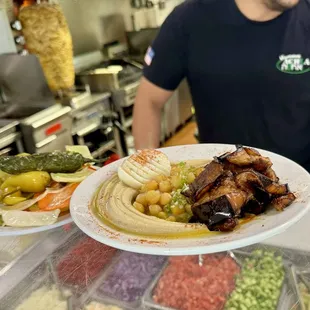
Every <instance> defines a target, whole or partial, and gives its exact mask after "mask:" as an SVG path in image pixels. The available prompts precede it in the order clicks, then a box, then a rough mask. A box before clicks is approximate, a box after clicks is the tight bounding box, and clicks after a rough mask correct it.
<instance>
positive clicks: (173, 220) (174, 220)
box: [166, 215, 177, 222]
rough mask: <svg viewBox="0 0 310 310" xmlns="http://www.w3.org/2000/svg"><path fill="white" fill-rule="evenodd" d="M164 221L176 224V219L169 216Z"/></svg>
mask: <svg viewBox="0 0 310 310" xmlns="http://www.w3.org/2000/svg"><path fill="white" fill-rule="evenodd" d="M166 221H169V222H176V221H177V220H176V218H175V217H174V216H172V215H170V216H169V217H168V218H167V219H166Z"/></svg>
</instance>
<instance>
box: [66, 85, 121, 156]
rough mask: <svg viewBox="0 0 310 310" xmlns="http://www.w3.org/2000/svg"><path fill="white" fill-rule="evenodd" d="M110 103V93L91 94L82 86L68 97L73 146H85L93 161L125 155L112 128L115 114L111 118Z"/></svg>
mask: <svg viewBox="0 0 310 310" xmlns="http://www.w3.org/2000/svg"><path fill="white" fill-rule="evenodd" d="M110 99H111V94H110V93H107V92H105V93H95V94H92V93H91V92H90V89H89V87H88V86H86V87H85V88H84V89H83V88H79V89H78V90H77V91H75V92H74V93H72V94H71V99H70V102H68V104H69V105H70V106H71V107H72V110H71V113H70V114H71V117H72V119H73V126H72V137H73V141H74V144H79V145H87V146H88V148H89V149H90V151H91V153H92V156H93V157H94V158H98V157H102V156H103V155H104V154H105V153H106V152H109V151H110V152H116V153H117V154H119V155H120V156H121V157H123V156H125V155H127V150H126V147H124V145H123V144H122V142H121V137H120V136H121V135H120V133H119V129H118V127H117V125H116V124H115V120H117V114H116V115H114V114H113V111H112V107H111V100H110Z"/></svg>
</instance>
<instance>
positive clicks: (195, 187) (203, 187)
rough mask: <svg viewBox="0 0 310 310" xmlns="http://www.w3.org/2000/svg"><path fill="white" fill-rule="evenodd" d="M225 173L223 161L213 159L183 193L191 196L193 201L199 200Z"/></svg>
mask: <svg viewBox="0 0 310 310" xmlns="http://www.w3.org/2000/svg"><path fill="white" fill-rule="evenodd" d="M223 173H224V168H223V165H222V164H221V163H218V162H216V161H212V162H211V163H209V164H208V165H207V166H206V167H205V170H204V171H203V172H202V173H201V174H200V175H199V176H198V177H197V178H196V179H195V181H194V182H193V183H192V184H191V185H190V186H189V188H188V189H187V190H185V191H184V192H183V195H184V196H186V197H189V198H190V199H191V200H192V201H193V202H195V201H197V200H199V199H200V198H201V197H202V196H203V195H204V193H206V192H207V191H209V190H210V189H211V188H212V186H213V184H214V183H215V182H216V180H217V179H218V178H219V177H220V176H221V175H222V174H223Z"/></svg>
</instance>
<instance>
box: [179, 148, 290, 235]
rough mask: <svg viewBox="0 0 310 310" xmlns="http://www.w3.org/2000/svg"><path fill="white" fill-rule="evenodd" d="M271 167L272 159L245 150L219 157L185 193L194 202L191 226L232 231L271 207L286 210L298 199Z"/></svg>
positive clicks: (253, 151)
mask: <svg viewBox="0 0 310 310" xmlns="http://www.w3.org/2000/svg"><path fill="white" fill-rule="evenodd" d="M271 166H272V162H271V161H270V159H269V158H267V157H263V156H261V154H260V153H259V152H258V151H256V150H254V149H252V148H246V147H242V146H237V150H236V151H234V152H232V153H225V154H223V155H222V156H219V157H216V158H215V159H214V160H213V161H212V162H211V163H210V164H208V165H207V166H206V167H205V170H204V171H203V172H202V173H201V174H200V175H199V176H198V177H197V178H196V180H195V181H194V182H193V183H192V184H191V185H190V187H189V189H187V190H186V191H185V192H184V195H186V196H187V197H189V198H190V199H191V201H192V202H193V205H192V212H193V217H192V219H191V222H198V223H203V224H205V225H207V227H208V228H209V229H210V230H211V231H231V230H233V229H234V228H235V226H236V225H237V223H238V220H237V219H238V218H240V217H244V216H245V215H246V214H254V215H258V214H261V213H263V212H265V211H266V209H267V207H268V206H270V205H271V206H273V207H274V208H275V209H277V210H279V211H282V210H284V208H286V207H287V206H289V205H290V204H291V203H292V202H293V201H294V200H295V199H296V198H295V195H294V194H293V193H291V192H290V191H289V187H288V185H287V184H280V183H279V178H278V177H277V175H276V173H275V172H274V170H273V169H272V168H271Z"/></svg>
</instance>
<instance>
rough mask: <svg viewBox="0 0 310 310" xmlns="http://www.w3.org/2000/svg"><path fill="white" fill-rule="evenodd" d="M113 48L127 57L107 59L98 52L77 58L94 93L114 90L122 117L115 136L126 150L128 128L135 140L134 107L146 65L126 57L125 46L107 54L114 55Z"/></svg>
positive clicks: (115, 105) (114, 105) (79, 71)
mask: <svg viewBox="0 0 310 310" xmlns="http://www.w3.org/2000/svg"><path fill="white" fill-rule="evenodd" d="M112 50H113V51H114V52H115V53H116V54H117V56H118V57H120V56H124V58H123V59H120V58H118V59H110V60H107V61H104V57H103V54H101V53H100V52H99V51H97V52H92V53H89V54H84V55H81V56H78V57H75V60H74V64H75V68H76V72H77V80H78V81H79V82H82V83H83V84H84V85H85V84H86V85H88V84H89V85H90V89H91V91H92V92H98V91H101V92H102V91H103V92H106V91H109V92H110V93H111V99H112V100H111V102H112V111H113V112H116V113H117V116H118V120H117V119H116V118H114V121H115V122H114V125H115V126H114V127H113V128H114V131H115V132H114V138H115V141H116V143H117V144H118V143H119V146H118V147H117V148H118V149H119V147H120V145H122V149H127V148H128V145H126V142H125V141H123V140H124V139H123V135H124V133H125V132H126V131H127V132H126V136H127V138H128V139H127V140H128V141H129V140H130V139H131V141H132V138H131V133H130V128H131V124H132V109H133V103H134V100H135V97H136V92H137V89H138V85H139V80H140V77H141V75H142V67H141V65H140V64H138V63H136V62H134V61H131V60H129V59H127V58H126V53H127V50H126V48H124V46H123V45H119V46H117V48H116V47H115V46H113V48H111V49H110V50H109V52H107V51H106V54H107V55H111V53H112ZM113 70H114V71H113ZM98 72H99V74H97V73H98ZM115 127H116V128H115ZM117 137H118V138H117ZM132 144H133V143H131V145H132Z"/></svg>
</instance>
